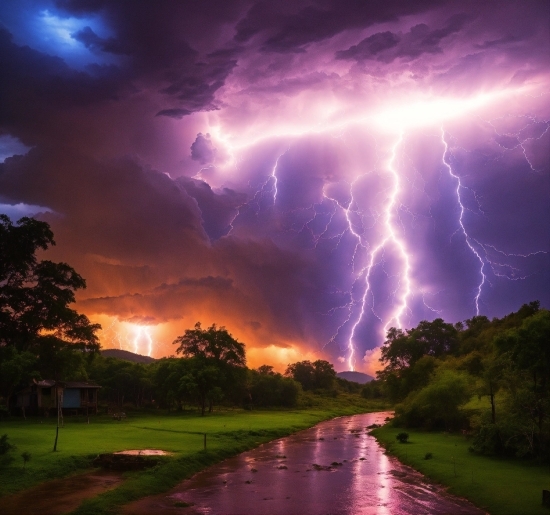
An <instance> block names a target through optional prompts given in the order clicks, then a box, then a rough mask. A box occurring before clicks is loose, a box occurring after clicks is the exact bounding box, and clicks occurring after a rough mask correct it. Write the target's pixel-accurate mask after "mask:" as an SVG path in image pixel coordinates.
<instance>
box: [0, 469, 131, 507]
mask: <svg viewBox="0 0 550 515" xmlns="http://www.w3.org/2000/svg"><path fill="white" fill-rule="evenodd" d="M121 482H122V475H121V474H118V473H116V472H112V471H108V472H107V471H102V470H94V471H93V472H87V473H85V474H79V475H77V476H71V477H67V478H64V479H54V480H52V481H47V482H45V483H41V484H39V485H37V486H34V487H32V488H29V489H27V490H24V491H22V492H19V493H17V494H13V495H9V496H6V497H3V498H2V500H1V508H0V512H1V513H2V515H61V514H63V513H69V512H71V511H73V510H75V509H76V508H78V506H80V503H81V502H82V501H83V500H84V499H89V498H90V497H95V496H96V495H99V494H101V493H103V492H106V491H107V490H111V489H113V488H115V487H116V486H118V485H119V484H120V483H121Z"/></svg>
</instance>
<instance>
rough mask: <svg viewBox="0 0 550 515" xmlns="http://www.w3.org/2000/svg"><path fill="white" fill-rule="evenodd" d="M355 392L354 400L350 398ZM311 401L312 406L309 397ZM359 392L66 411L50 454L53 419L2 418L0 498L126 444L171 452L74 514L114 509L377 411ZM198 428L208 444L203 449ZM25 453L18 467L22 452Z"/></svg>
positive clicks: (80, 468) (66, 472) (78, 469)
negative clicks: (163, 409)
mask: <svg viewBox="0 0 550 515" xmlns="http://www.w3.org/2000/svg"><path fill="white" fill-rule="evenodd" d="M352 397H353V398H352ZM312 404H315V402H313V403H312ZM383 408H384V406H377V405H375V404H372V403H371V404H367V401H365V400H364V399H363V400H361V399H360V397H359V396H347V395H345V394H344V395H341V396H339V397H338V398H337V399H324V400H323V401H322V402H318V403H317V406H315V405H313V406H311V407H309V408H307V409H297V410H293V411H282V410H281V411H267V410H266V411H243V410H230V409H228V410H224V411H218V412H214V413H213V414H209V415H207V416H205V417H200V416H198V415H197V414H196V412H193V413H183V414H182V413H173V414H168V415H167V414H165V413H164V414H160V413H139V412H136V413H129V414H128V418H127V419H126V420H123V421H117V420H113V419H112V418H110V417H108V416H106V415H99V416H92V417H90V424H87V423H86V418H85V417H82V416H80V417H78V416H73V417H69V416H67V417H65V426H64V427H63V428H61V429H60V430H59V441H58V446H57V448H58V451H57V452H55V453H54V452H52V450H53V443H54V439H55V426H56V420H55V419H53V418H41V417H36V418H35V417H28V418H27V420H21V419H12V420H9V421H2V422H0V435H2V434H7V435H8V438H9V442H10V443H12V444H15V445H16V447H17V448H16V449H15V450H14V451H12V452H11V455H12V456H13V457H14V458H15V460H14V461H13V462H12V463H11V464H10V465H8V466H3V467H1V468H0V497H1V496H3V495H7V494H9V493H13V492H16V491H19V490H22V489H25V488H28V487H30V486H32V485H35V484H37V483H40V482H42V481H45V480H48V479H53V478H56V477H64V476H67V475H70V474H73V473H78V472H82V471H84V470H86V469H87V468H89V467H90V465H91V461H92V460H93V458H94V457H95V456H97V455H98V454H101V453H108V452H113V451H119V450H125V449H162V450H166V451H170V452H173V453H174V454H173V455H172V456H171V457H167V458H163V459H162V460H161V462H160V463H159V464H158V465H157V466H156V467H154V468H153V469H149V470H146V471H142V472H133V473H127V479H126V481H124V482H123V483H122V484H121V485H120V486H119V487H118V488H116V489H114V490H112V491H109V492H106V493H104V494H101V495H99V496H98V497H96V498H94V499H91V500H88V501H85V502H84V503H83V504H82V505H81V507H80V508H79V509H78V510H77V512H76V513H81V514H84V513H90V514H92V513H93V514H102V513H114V512H116V511H117V510H116V507H117V506H120V505H121V504H124V503H127V502H129V501H131V500H134V499H138V498H140V497H143V496H145V495H151V494H154V493H159V492H162V491H166V490H168V489H170V488H171V487H172V486H174V485H175V484H177V483H178V482H179V481H181V480H182V479H183V478H185V477H189V476H190V475H192V474H193V473H195V472H197V471H199V470H201V469H202V468H204V467H206V466H208V465H211V464H213V463H216V462H219V461H221V460H223V459H225V458H227V457H229V456H231V455H234V454H237V453H239V452H242V451H244V450H247V449H250V448H253V447H255V446H257V445H259V444H261V443H263V442H266V441H269V440H273V439H275V438H279V437H281V436H284V435H288V434H290V433H293V432H295V431H298V430H300V429H305V428H307V427H311V426H313V425H315V424H316V423H318V422H320V421H322V420H326V419H329V418H333V417H335V416H339V415H351V414H355V413H361V412H367V411H378V410H380V409H383ZM204 434H206V435H207V437H206V440H207V450H206V451H204ZM25 451H26V452H29V453H30V454H31V459H30V461H29V462H28V463H27V464H26V466H25V468H23V459H22V458H21V457H20V456H21V454H22V453H23V452H25Z"/></svg>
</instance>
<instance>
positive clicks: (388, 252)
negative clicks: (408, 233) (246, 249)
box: [214, 90, 550, 370]
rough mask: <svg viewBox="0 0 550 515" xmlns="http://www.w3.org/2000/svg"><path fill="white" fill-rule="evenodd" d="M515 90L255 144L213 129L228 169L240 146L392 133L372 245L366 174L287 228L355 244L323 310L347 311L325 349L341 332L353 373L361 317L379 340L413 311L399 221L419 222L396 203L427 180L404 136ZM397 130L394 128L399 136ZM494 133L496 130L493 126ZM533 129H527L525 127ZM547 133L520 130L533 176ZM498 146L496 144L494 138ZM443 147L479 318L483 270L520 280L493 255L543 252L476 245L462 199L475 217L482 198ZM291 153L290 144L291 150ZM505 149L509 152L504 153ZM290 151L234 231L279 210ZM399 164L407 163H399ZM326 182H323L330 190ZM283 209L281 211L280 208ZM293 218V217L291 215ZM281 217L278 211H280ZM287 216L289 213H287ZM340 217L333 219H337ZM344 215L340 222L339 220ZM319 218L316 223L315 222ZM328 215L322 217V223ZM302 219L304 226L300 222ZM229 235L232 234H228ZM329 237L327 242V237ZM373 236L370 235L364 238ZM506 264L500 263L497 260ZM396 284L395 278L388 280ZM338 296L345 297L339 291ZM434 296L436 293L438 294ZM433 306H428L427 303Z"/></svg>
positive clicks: (284, 133) (362, 117)
mask: <svg viewBox="0 0 550 515" xmlns="http://www.w3.org/2000/svg"><path fill="white" fill-rule="evenodd" d="M517 92H518V90H503V91H497V92H494V93H491V94H486V95H479V96H477V97H472V98H470V99H456V100H453V99H436V100H434V101H431V102H419V103H417V104H414V103H413V104H411V105H404V106H399V108H392V109H382V110H381V111H380V112H379V113H373V114H372V113H369V114H368V115H367V114H361V113H359V114H358V115H357V116H353V117H351V118H347V119H340V120H336V121H334V120H333V121H327V122H326V123H321V124H310V125H307V126H299V125H294V126H291V125H286V126H275V125H273V126H270V127H269V128H268V130H265V131H263V130H262V131H257V130H256V131H255V132H256V134H261V135H260V136H257V137H256V139H254V138H248V137H247V136H246V135H244V134H238V135H237V134H235V135H233V136H231V137H230V136H224V135H223V133H222V132H221V129H219V128H218V130H217V131H214V132H216V133H217V134H218V137H219V139H220V140H222V141H224V143H225V144H226V145H227V147H228V148H229V149H230V155H231V156H232V157H231V163H230V164H231V165H235V166H236V165H237V161H236V159H235V158H234V155H235V151H236V150H238V149H244V148H247V147H252V146H254V145H256V144H257V143H260V142H261V141H265V140H267V139H271V138H278V139H280V138H284V139H285V140H286V141H287V142H288V141H289V138H300V137H303V136H306V135H310V134H336V133H337V134H341V133H342V134H343V132H342V131H343V128H344V127H367V126H373V125H374V126H378V129H379V130H380V131H381V133H385V134H391V135H392V137H393V135H395V139H393V140H392V141H391V143H390V144H387V145H383V153H384V154H383V156H384V158H385V159H387V161H386V162H385V163H384V164H383V165H382V166H380V169H381V173H384V174H385V175H386V176H387V177H388V179H389V182H390V186H389V187H388V188H387V190H386V191H385V195H386V198H385V199H384V202H383V205H382V208H381V209H378V210H376V211H374V212H373V213H371V215H372V216H371V219H373V220H374V221H373V226H374V225H377V226H379V227H380V228H381V234H380V235H379V236H377V237H376V239H375V240H373V241H366V240H367V237H366V236H365V231H366V229H367V227H366V225H370V224H366V223H365V220H366V213H365V212H362V210H361V206H360V204H358V203H357V202H356V200H355V198H354V188H355V186H356V184H357V183H358V181H359V180H360V179H361V178H363V177H365V175H366V174H361V175H358V176H356V177H355V179H354V180H353V181H352V182H351V183H349V197H348V199H346V200H345V201H342V200H338V199H337V198H331V197H330V196H329V195H328V194H327V190H326V189H325V187H323V190H322V197H323V200H322V201H321V202H320V203H318V204H313V205H311V206H309V207H307V208H304V207H301V208H299V209H298V210H295V211H299V212H300V213H299V216H300V217H301V218H302V220H301V221H300V222H299V223H297V224H296V225H295V226H294V225H292V226H291V227H290V231H292V232H297V233H298V234H299V233H300V232H301V231H308V232H309V233H310V234H311V237H312V241H313V249H315V248H317V244H318V243H319V241H320V240H322V239H325V240H326V239H331V240H332V239H333V240H335V241H336V247H335V248H334V249H333V250H335V249H336V248H338V246H339V245H340V243H341V242H342V241H343V240H344V237H345V236H346V235H348V236H351V238H353V239H354V240H355V245H354V248H353V251H352V255H351V260H350V266H351V270H352V273H353V277H352V285H351V287H350V289H349V291H346V292H345V295H346V299H345V300H344V301H342V300H340V301H339V304H340V305H338V306H335V307H333V308H331V309H330V310H329V312H328V313H325V314H326V315H328V316H332V315H334V314H335V313H336V311H341V310H345V311H347V315H345V316H344V317H343V318H344V320H343V321H342V319H340V321H339V322H341V323H340V325H339V327H338V328H337V329H336V332H335V333H334V335H333V336H332V337H331V338H330V339H329V341H328V342H327V344H326V345H328V344H329V343H335V342H336V340H337V339H339V338H340V337H342V338H343V335H346V336H347V338H345V344H344V343H343V342H342V347H341V348H343V347H344V345H345V349H346V350H345V352H346V354H347V358H346V361H347V364H348V367H349V369H350V370H355V363H356V360H357V357H356V356H357V346H356V343H357V342H356V339H357V337H358V330H359V328H360V326H361V324H362V322H363V321H365V319H366V317H368V316H370V313H372V315H373V316H374V317H376V318H377V319H378V320H380V321H381V322H382V323H383V324H384V325H383V331H384V336H385V334H386V332H387V330H388V329H389V327H390V326H395V327H397V328H403V324H404V322H405V319H406V314H407V313H410V309H409V300H410V298H411V296H412V295H413V291H412V290H413V282H412V279H411V273H412V265H411V262H412V261H411V257H410V253H409V251H408V249H407V246H406V243H405V241H404V239H403V231H404V230H405V223H404V221H403V220H402V218H401V216H402V215H403V214H407V215H410V216H411V217H412V219H413V221H414V220H416V219H417V216H418V215H417V214H415V213H414V212H413V211H412V210H411V209H409V208H408V207H407V206H405V205H403V204H402V201H401V200H400V197H401V193H402V191H403V189H404V187H405V186H406V187H407V188H413V189H416V190H418V191H419V192H422V193H424V194H426V195H427V193H426V191H425V189H424V187H423V184H421V183H422V182H424V179H423V177H422V175H421V174H420V173H419V171H418V170H417V169H416V168H415V167H414V164H413V160H412V158H411V157H410V156H408V155H407V153H406V149H405V148H404V147H405V145H404V139H405V132H406V131H407V130H411V129H413V128H416V127H418V126H422V125H425V126H426V125H434V126H435V127H437V126H438V125H440V124H441V123H443V122H444V120H447V119H452V118H457V117H461V116H463V115H464V114H465V113H467V112H469V111H475V110H477V109H478V108H480V107H482V106H485V105H486V104H488V103H489V102H492V101H496V100H499V99H501V100H502V99H503V98H504V97H505V96H507V95H508V94H515V93H517ZM534 123H543V122H537V121H536V120H534V119H531V118H529V123H528V124H527V125H526V127H528V126H529V124H534ZM396 127H397V128H398V129H399V130H398V131H396ZM493 128H494V131H495V133H496V134H498V133H497V130H496V128H495V127H494V126H493ZM530 130H531V129H530ZM549 130H550V122H544V126H542V125H541V128H539V127H538V126H537V132H536V135H535V136H532V134H534V133H533V132H532V131H531V132H530V133H529V132H528V131H527V129H526V128H525V127H524V128H523V129H522V131H523V132H521V131H520V132H521V134H520V136H521V137H519V136H518V145H517V146H519V147H521V150H522V151H523V154H524V156H525V158H526V160H527V162H528V163H529V166H530V168H531V170H533V171H537V170H536V169H535V167H534V166H533V164H532V163H531V162H530V161H529V158H528V155H527V150H526V146H525V144H526V143H527V142H528V141H531V140H533V139H540V138H542V136H544V134H546V133H547V132H548V131H549ZM497 143H498V141H497ZM441 144H442V146H443V154H442V158H441V161H442V164H443V166H444V167H445V169H446V171H447V173H448V175H449V177H450V179H451V180H452V181H453V184H454V185H455V187H454V195H455V197H456V203H457V206H458V207H459V214H458V220H457V223H458V228H457V230H456V231H455V233H453V235H452V236H451V238H453V237H454V235H456V234H458V233H461V234H462V237H463V238H464V242H465V243H466V245H467V247H468V250H469V251H470V252H471V254H472V256H473V257H474V258H475V260H476V261H477V263H479V267H478V273H477V276H478V277H479V280H478V281H477V286H476V290H475V295H474V298H473V304H474V305H475V312H476V315H479V313H480V303H481V297H482V293H483V291H484V286H485V283H486V282H488V281H489V279H488V275H487V274H488V272H489V271H491V273H494V276H495V277H507V278H509V279H513V280H518V279H522V278H524V277H525V276H523V275H522V274H520V273H519V272H520V271H519V269H517V268H515V267H513V266H512V265H509V264H507V263H504V264H503V263H499V262H498V261H497V260H496V259H491V255H492V254H490V253H493V252H496V253H500V255H501V256H505V257H514V258H519V257H521V258H530V257H532V256H536V255H537V254H540V253H545V252H544V251H535V252H532V253H528V254H507V253H505V252H503V251H501V250H499V249H497V248H495V247H493V246H492V245H489V244H487V243H481V242H479V241H477V240H476V239H475V238H473V237H472V236H471V235H470V233H469V232H468V229H467V224H466V220H465V212H466V210H467V209H468V207H467V203H465V201H464V198H465V195H466V193H467V194H468V195H472V198H473V199H475V201H476V203H477V208H475V210H474V211H473V212H475V213H476V214H480V215H484V212H483V209H482V204H481V199H480V198H479V197H478V195H477V193H476V192H475V191H473V190H472V189H470V188H469V187H468V186H467V185H466V184H464V181H463V179H462V178H461V176H460V175H458V173H455V171H454V170H453V165H452V153H451V149H450V144H449V143H448V134H446V133H445V131H444V129H443V128H441ZM289 148H290V147H289ZM507 150H508V149H507ZM378 151H379V148H378V143H377V155H378ZM286 152H288V149H287V150H286V151H285V152H283V153H281V154H279V155H278V157H277V158H276V160H275V162H274V164H273V166H272V167H271V171H270V173H269V175H267V178H266V176H265V175H264V177H263V181H262V183H261V184H260V185H259V186H256V188H255V193H254V195H253V197H252V199H251V200H250V201H248V202H247V203H245V204H243V205H242V206H240V207H239V208H238V211H237V214H236V215H235V218H234V219H233V220H232V222H231V230H233V222H234V221H235V220H236V219H237V218H238V216H239V214H240V213H241V208H244V207H245V206H247V207H251V208H252V209H253V210H254V211H255V213H256V215H258V214H259V212H260V211H261V210H262V205H263V204H262V200H263V198H264V196H265V195H270V196H272V199H273V200H272V206H273V207H275V206H277V207H279V206H278V205H277V200H278V194H279V177H278V174H277V172H278V169H279V165H280V161H281V158H282V157H283V156H284V155H285V154H286ZM399 156H405V157H406V158H407V159H408V160H409V161H410V165H412V169H413V171H414V174H415V175H414V176H413V178H412V181H411V179H409V178H408V177H407V176H406V175H404V174H402V173H400V164H401V163H398V157H399ZM401 159H402V160H403V159H404V158H401ZM403 181H408V182H407V184H403ZM328 184H329V182H328V181H327V182H326V183H325V186H327V185H328ZM278 211H280V210H278ZM291 213H294V211H292V212H291ZM279 214H282V213H280V212H279ZM285 214H288V213H285ZM337 214H338V217H337V216H336V215H337ZM340 215H342V218H340ZM318 217H319V218H318ZM321 217H326V218H321ZM304 218H306V219H307V221H306V222H305V223H304V222H303V220H304ZM333 222H335V223H336V225H337V224H343V226H344V227H345V228H344V229H343V230H342V226H338V225H337V229H336V231H337V232H338V234H337V235H336V236H333V235H334V232H331V234H332V235H331V234H329V228H330V231H333V230H334V227H332V226H333ZM231 230H230V232H231ZM327 234H328V237H327ZM369 239H370V238H369ZM388 256H392V258H393V259H394V261H395V263H396V266H397V267H398V272H397V274H396V276H395V277H396V278H397V279H396V282H394V284H396V286H395V288H394V290H393V292H392V293H391V294H390V296H391V299H392V302H393V308H392V311H391V312H390V313H389V314H384V315H383V316H384V320H382V318H381V317H380V316H379V315H378V314H377V313H376V312H375V305H376V302H375V301H376V299H375V296H374V291H373V272H374V270H375V269H377V267H379V266H380V265H382V269H383V271H384V273H386V275H388V276H389V273H388V272H387V271H386V269H385V268H384V264H385V260H386V259H387V257H388ZM501 260H502V261H504V259H501ZM392 280H393V279H392ZM338 293H339V294H341V293H344V292H338ZM418 293H419V294H421V295H422V302H423V304H424V306H425V307H426V308H427V309H429V310H431V311H432V312H434V313H437V314H438V315H439V314H440V313H441V311H440V310H438V309H436V308H435V307H432V306H430V305H429V304H428V303H427V302H426V299H425V295H426V294H427V293H426V292H424V291H420V292H418ZM438 293H439V292H438ZM430 304H431V303H430Z"/></svg>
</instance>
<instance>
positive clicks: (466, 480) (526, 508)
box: [373, 426, 550, 515]
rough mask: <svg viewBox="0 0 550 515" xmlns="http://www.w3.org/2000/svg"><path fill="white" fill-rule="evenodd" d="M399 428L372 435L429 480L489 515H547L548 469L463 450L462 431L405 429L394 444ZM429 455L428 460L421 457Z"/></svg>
mask: <svg viewBox="0 0 550 515" xmlns="http://www.w3.org/2000/svg"><path fill="white" fill-rule="evenodd" d="M401 431H403V429H399V428H394V427H391V426H384V427H382V428H379V429H376V430H375V431H374V432H373V434H374V436H376V438H377V439H378V441H379V442H380V443H382V444H383V445H384V446H385V447H386V449H387V450H388V452H389V453H390V454H393V455H394V456H396V457H397V458H399V460H400V461H402V462H403V463H405V464H407V465H410V466H412V467H413V468H415V469H416V470H419V471H420V472H422V473H423V474H425V475H426V476H428V477H430V478H431V479H433V480H435V481H437V482H438V483H441V484H443V485H446V486H449V491H450V492H451V493H453V494H456V495H459V496H461V497H466V498H467V499H469V500H470V501H472V502H473V503H474V504H476V505H477V506H479V507H481V508H484V509H486V510H487V511H488V512H489V513H490V514H491V515H538V514H540V515H548V514H549V513H550V509H548V508H545V507H543V506H542V490H543V489H547V490H548V489H550V467H548V465H544V466H542V465H536V464H533V463H530V462H521V461H512V460H503V459H497V458H490V457H486V456H479V455H476V454H473V453H471V452H469V451H468V447H469V446H470V445H471V441H470V440H468V439H466V438H465V437H464V436H462V435H452V434H445V433H436V432H423V431H415V430H409V429H407V430H406V432H407V433H409V443H406V444H400V443H399V442H397V440H396V438H395V437H396V435H397V433H399V432H401ZM427 453H432V458H431V459H425V456H426V454H427Z"/></svg>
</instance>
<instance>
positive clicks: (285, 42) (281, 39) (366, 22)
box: [235, 0, 437, 52]
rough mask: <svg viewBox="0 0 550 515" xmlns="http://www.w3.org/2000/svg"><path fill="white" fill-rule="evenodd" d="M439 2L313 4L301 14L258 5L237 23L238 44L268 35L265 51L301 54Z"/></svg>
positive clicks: (396, 0) (355, 0) (358, 0)
mask: <svg viewBox="0 0 550 515" xmlns="http://www.w3.org/2000/svg"><path fill="white" fill-rule="evenodd" d="M436 3H437V2H434V1H431V0H422V1H418V2H408V1H402V0H389V1H387V2H379V3H377V4H373V3H366V2H363V1H361V0H343V1H342V0H339V1H334V0H332V1H330V2H323V3H322V4H321V5H319V4H320V2H319V3H317V2H312V5H306V6H304V7H302V8H301V9H299V10H297V12H284V11H283V12H281V11H280V10H277V9H275V8H274V7H273V4H271V3H270V2H257V3H255V4H254V6H253V7H252V8H251V9H250V10H249V11H248V13H247V15H246V17H245V18H243V19H241V20H240V21H239V23H238V24H237V32H236V34H235V41H237V42H239V43H243V42H246V41H248V40H250V39H251V38H252V37H254V36H256V35H257V34H259V33H262V32H263V33H265V34H266V35H267V34H269V36H267V37H266V38H265V39H264V41H263V44H262V49H263V50H264V51H268V52H301V51H303V47H304V46H305V45H308V44H311V43H314V42H317V41H322V40H325V39H327V38H331V37H333V36H334V35H336V34H338V33H339V32H342V31H344V30H348V29H355V28H366V27H369V26H371V25H373V24H375V23H382V22H388V21H395V20H397V19H399V18H400V17H401V16H406V15H410V14H414V13H418V12H423V11H424V10H426V9H427V8H429V7H432V6H433V5H434V4H436Z"/></svg>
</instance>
